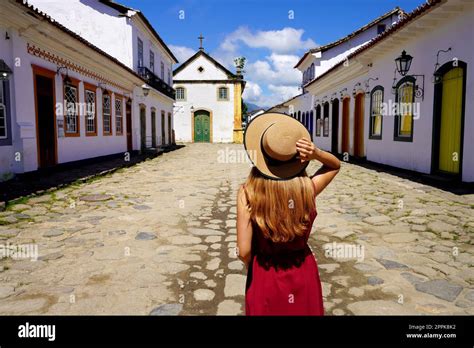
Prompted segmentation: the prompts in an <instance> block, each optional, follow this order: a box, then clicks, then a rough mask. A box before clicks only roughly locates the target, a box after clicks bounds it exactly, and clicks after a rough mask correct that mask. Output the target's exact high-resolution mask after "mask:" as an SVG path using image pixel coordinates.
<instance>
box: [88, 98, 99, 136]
mask: <svg viewBox="0 0 474 348" xmlns="http://www.w3.org/2000/svg"><path fill="white" fill-rule="evenodd" d="M95 110H96V109H95V92H94V91H91V90H88V89H86V133H87V134H97V122H96V112H95Z"/></svg>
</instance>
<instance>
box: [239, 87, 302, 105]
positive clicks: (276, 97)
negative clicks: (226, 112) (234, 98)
mask: <svg viewBox="0 0 474 348" xmlns="http://www.w3.org/2000/svg"><path fill="white" fill-rule="evenodd" d="M268 91H269V92H270V93H268V94H264V93H263V91H262V88H261V87H260V85H259V84H258V83H256V82H253V81H247V84H246V86H245V90H244V94H243V95H242V98H243V99H244V101H245V102H248V103H252V104H256V105H259V106H261V107H270V106H274V105H276V104H280V103H282V102H284V101H285V100H288V99H290V98H291V97H293V96H295V95H297V94H298V93H299V91H298V86H277V85H273V84H269V85H268Z"/></svg>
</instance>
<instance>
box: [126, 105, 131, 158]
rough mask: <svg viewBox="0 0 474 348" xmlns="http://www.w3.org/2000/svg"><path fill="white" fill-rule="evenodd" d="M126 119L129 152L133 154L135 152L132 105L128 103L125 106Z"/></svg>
mask: <svg viewBox="0 0 474 348" xmlns="http://www.w3.org/2000/svg"><path fill="white" fill-rule="evenodd" d="M125 118H126V122H127V151H128V152H131V151H132V150H133V142H132V103H131V102H127V103H126V104H125Z"/></svg>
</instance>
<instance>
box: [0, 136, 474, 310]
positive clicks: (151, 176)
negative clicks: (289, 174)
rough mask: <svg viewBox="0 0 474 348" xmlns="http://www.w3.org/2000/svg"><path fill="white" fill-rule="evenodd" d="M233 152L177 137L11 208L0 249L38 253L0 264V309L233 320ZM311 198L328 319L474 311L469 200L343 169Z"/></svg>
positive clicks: (243, 168) (239, 174) (237, 298)
mask: <svg viewBox="0 0 474 348" xmlns="http://www.w3.org/2000/svg"><path fill="white" fill-rule="evenodd" d="M241 150H242V146H239V145H233V144H188V145H187V146H186V147H184V148H182V149H180V150H177V151H174V152H171V153H167V154H164V155H163V156H161V157H158V158H155V159H152V160H148V161H145V162H143V163H140V164H137V165H136V166H134V167H130V168H125V169H121V170H119V171H117V172H115V173H113V174H111V175H108V176H105V177H101V178H98V179H97V180H91V181H90V182H87V183H83V184H77V185H73V186H69V187H66V188H64V189H61V190H59V191H56V192H54V193H52V194H46V195H43V196H38V197H35V198H31V199H29V200H24V201H22V202H19V203H17V204H15V205H12V206H9V207H8V209H7V211H6V212H2V213H0V253H2V252H3V253H5V250H6V249H5V248H6V247H9V246H19V245H23V246H30V247H37V248H38V253H39V257H38V260H37V261H31V259H29V258H27V257H26V256H28V255H23V256H24V258H17V257H15V256H14V255H10V257H6V258H3V259H2V260H0V313H1V314H67V315H69V314H145V315H146V314H152V315H169V314H171V315H173V314H181V315H199V314H209V315H215V314H218V315H221V314H222V315H226V314H230V315H236V314H243V310H244V306H243V303H244V288H245V270H244V269H243V267H242V264H241V262H240V261H238V259H237V258H236V255H235V246H236V229H235V223H236V221H235V218H236V206H235V205H236V202H235V199H236V194H237V190H238V187H239V185H240V184H241V183H242V182H243V181H244V180H245V177H246V175H247V174H248V171H249V169H250V167H249V165H248V164H247V163H242V158H244V157H243V153H242V152H238V151H241ZM236 162H238V163H236ZM317 166H318V165H317V163H312V164H311V165H310V167H309V170H308V171H309V172H311V173H313V172H314V171H315V170H316V168H317ZM317 205H318V213H319V214H318V217H317V219H316V221H315V224H314V227H313V232H312V235H311V238H310V245H311V247H312V249H313V251H314V253H315V255H316V258H317V260H318V264H319V267H320V275H321V280H322V282H323V292H324V297H325V309H326V312H327V314H329V315H344V314H356V315H357V314H395V315H401V314H464V315H465V314H474V267H473V259H474V258H473V254H474V246H473V235H474V214H473V211H474V197H473V195H465V196H456V195H454V194H451V193H446V192H444V191H440V190H438V189H434V188H432V187H429V186H424V185H422V184H418V183H413V182H410V181H408V180H405V179H400V178H398V177H396V176H393V175H390V174H386V173H377V172H375V171H373V170H369V169H364V168H361V167H359V166H355V165H352V164H349V163H344V164H343V166H342V169H341V172H340V174H339V176H338V177H337V178H336V180H335V181H334V183H333V184H332V185H331V186H329V188H328V189H327V190H326V191H325V192H324V193H323V194H322V195H321V196H320V197H319V198H318V201H317ZM328 246H329V247H332V249H328ZM32 250H34V249H32ZM330 250H332V251H333V252H332V254H331V253H330V252H329V251H330ZM351 252H357V253H353V254H352V255H351V254H350V253H351ZM29 256H31V255H29ZM354 257H357V258H358V259H357V260H356V259H355V258H354Z"/></svg>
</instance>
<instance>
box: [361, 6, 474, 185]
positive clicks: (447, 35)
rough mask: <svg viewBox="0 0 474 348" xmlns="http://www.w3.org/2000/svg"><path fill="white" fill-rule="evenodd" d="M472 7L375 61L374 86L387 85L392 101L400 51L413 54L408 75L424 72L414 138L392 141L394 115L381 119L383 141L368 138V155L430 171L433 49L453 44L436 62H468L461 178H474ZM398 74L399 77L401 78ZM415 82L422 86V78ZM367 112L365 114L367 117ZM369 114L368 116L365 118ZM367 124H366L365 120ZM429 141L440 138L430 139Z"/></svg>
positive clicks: (468, 180) (444, 47)
mask: <svg viewBox="0 0 474 348" xmlns="http://www.w3.org/2000/svg"><path fill="white" fill-rule="evenodd" d="M473 12H474V11H473V10H472V8H471V10H470V11H466V12H464V13H463V14H462V15H459V16H458V17H456V18H450V20H449V21H444V22H443V24H442V25H441V23H440V25H439V26H437V27H436V29H435V30H430V31H428V32H426V33H425V34H423V35H421V36H418V37H416V39H414V40H412V41H411V42H408V43H406V44H404V45H402V47H396V48H394V49H393V51H391V52H390V53H387V54H386V55H385V56H384V57H383V58H382V59H378V60H376V61H374V65H373V68H372V69H371V70H370V75H369V77H378V78H379V81H377V84H381V85H382V86H384V87H385V93H384V100H385V101H388V99H389V98H390V99H392V100H393V101H395V96H394V95H393V94H391V91H390V87H391V85H392V82H393V69H394V67H395V65H394V64H395V62H394V59H395V58H397V57H398V56H399V55H400V54H401V51H402V49H405V50H406V51H407V53H409V54H410V55H412V56H413V57H414V58H413V61H412V65H411V68H410V71H409V74H417V75H425V90H424V101H421V99H416V100H415V101H417V102H420V118H419V119H418V120H415V121H414V126H413V142H399V141H394V140H393V132H394V119H393V117H385V118H384V120H383V129H382V132H383V135H382V140H366V143H367V159H368V160H371V161H374V162H379V163H384V164H388V165H392V166H396V167H400V168H405V169H410V170H415V171H419V172H422V173H429V172H430V171H431V154H432V153H431V149H432V132H433V113H434V110H433V100H434V84H433V83H432V76H433V72H434V66H435V63H436V53H437V52H438V50H440V49H447V48H448V47H451V48H452V51H451V52H448V53H445V54H441V55H440V59H439V63H440V65H443V64H444V63H446V62H448V61H450V60H452V59H453V58H458V59H459V60H461V61H464V62H466V63H467V80H466V95H465V118H464V149H463V154H464V157H463V176H462V179H463V181H466V182H471V181H474V156H472V153H471V149H473V148H474V138H473V137H472V136H471V135H472V134H473V133H474V98H472V96H473V95H474V73H473V67H472V65H473V64H474V53H473V51H472V46H473V44H474V41H473V36H472V33H473V32H474V24H473V22H472V18H473V15H474V13H473ZM468 43H469V44H468ZM399 78H400V76H397V79H399ZM417 83H419V84H420V85H421V81H420V80H418V81H417ZM367 115H368V113H366V116H367ZM367 118H368V117H366V121H368V120H367ZM366 126H367V127H368V123H367V122H366ZM366 139H367V138H366ZM433 141H439V140H438V139H433Z"/></svg>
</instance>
